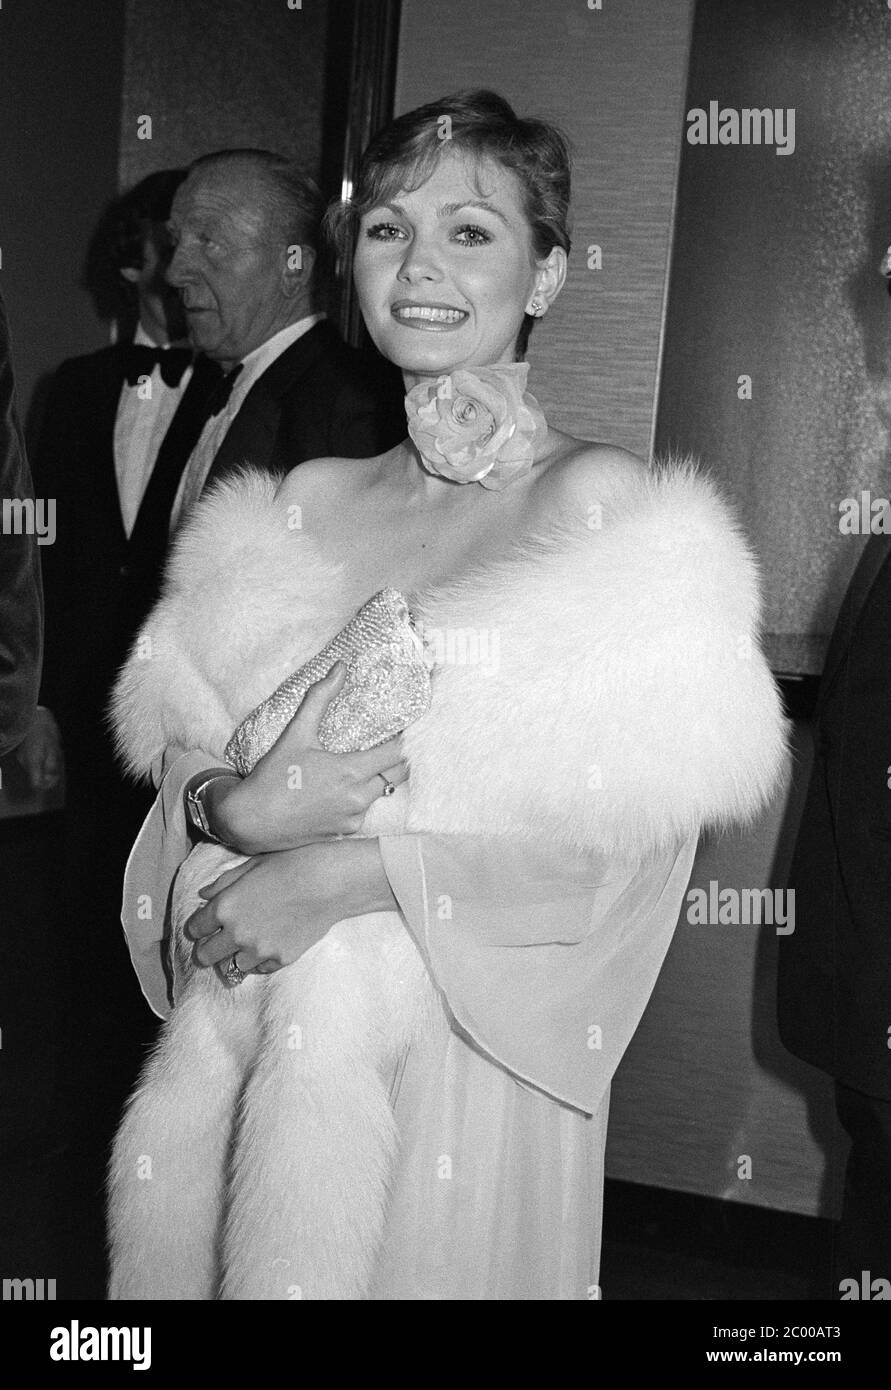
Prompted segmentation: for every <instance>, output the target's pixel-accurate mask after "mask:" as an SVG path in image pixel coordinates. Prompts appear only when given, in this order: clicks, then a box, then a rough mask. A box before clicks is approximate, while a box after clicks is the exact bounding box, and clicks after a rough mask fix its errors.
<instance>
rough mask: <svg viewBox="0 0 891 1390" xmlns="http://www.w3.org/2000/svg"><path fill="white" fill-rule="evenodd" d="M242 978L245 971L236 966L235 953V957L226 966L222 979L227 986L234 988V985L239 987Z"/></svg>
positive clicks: (236, 958) (236, 956) (236, 954)
mask: <svg viewBox="0 0 891 1390" xmlns="http://www.w3.org/2000/svg"><path fill="white" fill-rule="evenodd" d="M244 977H245V971H244V970H242V969H241V967H240V965H239V964H238V952H237V951H236V953H235V955H234V956H233V957H232V959H231V960H230V961H229V964H228V965H227V966H226V972H225V975H224V979H225V981H226V984H227V985H232V986H233V987H234V986H235V985H240V984H241V982H242V980H243V979H244Z"/></svg>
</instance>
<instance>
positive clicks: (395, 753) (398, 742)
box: [340, 734, 402, 777]
mask: <svg viewBox="0 0 891 1390" xmlns="http://www.w3.org/2000/svg"><path fill="white" fill-rule="evenodd" d="M340 756H341V757H342V758H352V759H353V762H354V764H355V767H356V771H357V772H359V773H360V774H361V775H363V776H365V777H373V776H374V774H375V773H376V772H383V771H384V769H385V768H387V767H395V766H396V764H397V763H399V762H402V735H401V734H397V735H396V737H395V738H388V739H387V741H386V743H379V744H378V746H377V747H376V748H366V750H365V752H364V753H341V755H340Z"/></svg>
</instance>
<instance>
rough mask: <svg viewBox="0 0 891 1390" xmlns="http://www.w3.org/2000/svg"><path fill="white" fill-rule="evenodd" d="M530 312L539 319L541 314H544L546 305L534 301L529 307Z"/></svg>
mask: <svg viewBox="0 0 891 1390" xmlns="http://www.w3.org/2000/svg"><path fill="white" fill-rule="evenodd" d="M529 312H530V314H532V316H533V317H534V318H538V316H539V314H543V313H544V305H543V304H542V302H541V300H540V299H533V301H532V303H531V304H530V305H529Z"/></svg>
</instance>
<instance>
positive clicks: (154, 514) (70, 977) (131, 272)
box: [18, 170, 221, 1298]
mask: <svg viewBox="0 0 891 1390" xmlns="http://www.w3.org/2000/svg"><path fill="white" fill-rule="evenodd" d="M183 177H184V173H183V171H179V170H166V171H162V172H160V173H156V174H152V175H150V176H149V177H148V178H146V179H144V180H142V181H141V182H140V183H139V184H137V185H136V187H135V188H133V189H131V190H130V191H129V192H127V193H125V194H124V195H123V196H122V197H120V198H118V199H115V200H114V202H113V203H112V204H111V206H110V207H109V209H108V210H107V212H106V213H105V215H104V216H103V219H102V221H101V223H100V226H99V229H98V232H97V235H96V237H95V238H94V243H93V247H92V249H91V253H90V266H91V273H92V275H93V276H94V277H98V278H99V280H100V282H101V281H102V278H103V277H104V278H105V281H106V282H107V281H108V280H110V281H111V283H112V284H113V285H116V286H117V303H116V306H115V307H116V311H117V314H116V316H117V317H118V320H119V324H120V323H123V324H124V325H125V331H126V329H129V331H130V333H131V334H132V336H131V338H129V339H121V340H120V341H118V342H116V343H114V344H112V345H111V346H108V347H105V348H102V349H100V350H99V351H98V352H93V353H90V354H88V355H86V356H83V357H77V358H73V359H71V360H69V361H67V362H63V363H62V365H61V366H60V367H59V368H58V369H57V371H56V372H55V373H54V375H53V378H52V380H51V383H50V386H49V391H48V394H47V397H46V404H45V409H44V415H43V421H44V423H43V427H42V429H41V431H40V433H39V436H38V439H37V444H36V448H35V451H34V456H33V464H34V474H35V481H36V484H37V487H38V490H39V492H40V494H41V496H43V497H48V498H53V499H55V516H56V539H55V543H54V544H53V545H49V546H45V547H43V554H42V560H43V567H44V585H45V591H46V638H45V661H44V672H43V681H42V684H41V694H40V705H41V708H40V709H39V711H38V714H37V718H36V720H35V722H34V725H33V726H32V729H31V731H30V732H29V734H28V736H27V737H26V738H25V740H24V741H23V742H22V744H21V745H20V747H19V750H18V758H19V761H20V762H21V763H22V765H23V766H24V768H25V770H26V773H27V775H28V778H29V780H30V783H31V786H32V787H33V788H34V789H35V790H39V789H48V788H50V787H52V786H54V785H56V784H57V783H58V782H59V781H60V779H61V778H62V777H63V775H64V782H65V808H64V814H63V827H62V837H63V862H62V863H61V864H60V865H58V866H57V865H55V864H52V865H47V872H48V873H49V874H51V875H52V877H53V882H54V887H55V896H56V902H57V911H56V921H55V929H54V934H53V938H52V939H53V952H52V969H53V970H54V972H55V973H56V975H57V979H56V986H57V989H58V994H59V1007H60V1010H61V1015H62V1016H61V1019H60V1027H59V1038H60V1052H59V1055H58V1057H57V1059H56V1065H55V1072H56V1084H57V1089H56V1092H55V1100H54V1105H55V1106H56V1109H57V1116H58V1132H59V1135H60V1143H61V1145H62V1151H61V1153H60V1157H59V1163H58V1172H57V1178H56V1184H55V1185H56V1190H57V1196H58V1200H59V1206H58V1211H57V1212H56V1214H55V1218H54V1219H55V1221H56V1222H57V1225H58V1227H59V1246H60V1249H61V1250H62V1252H63V1253H65V1254H67V1255H68V1256H69V1259H70V1263H69V1264H68V1266H67V1267H64V1266H63V1267H62V1268H60V1269H59V1279H60V1282H59V1286H58V1287H59V1297H65V1298H101V1297H102V1296H103V1292H104V1285H105V1263H104V1260H105V1252H104V1244H105V1232H104V1201H103V1187H104V1172H105V1165H106V1162H107V1152H108V1146H109V1144H110V1142H111V1139H112V1137H113V1135H114V1132H115V1129H116V1126H117V1123H118V1119H119V1115H120V1110H121V1107H122V1105H123V1102H124V1100H125V1099H126V1097H127V1095H128V1094H129V1092H130V1091H131V1090H132V1088H133V1085H134V1084H135V1081H136V1077H137V1075H138V1070H139V1066H140V1064H141V1062H142V1059H143V1057H144V1054H145V1049H146V1046H147V1045H148V1044H149V1043H150V1042H151V1040H152V1038H153V1034H154V1020H153V1019H152V1017H151V1015H150V1013H149V1012H148V1010H147V1009H146V1007H145V1004H144V1001H143V1000H142V997H141V995H140V991H139V989H138V987H137V985H136V983H135V980H134V977H133V972H132V970H131V968H130V961H129V956H128V953H127V950H126V946H125V944H124V941H123V936H122V932H121V927H120V903H121V881H122V878H123V872H124V867H125V865H126V860H127V856H128V854H129V851H130V847H131V845H132V843H133V840H134V839H135V837H136V834H137V832H138V829H139V826H140V824H141V822H142V820H143V818H144V816H145V814H146V811H147V809H148V807H149V805H150V804H151V794H150V793H149V792H148V791H147V790H146V789H144V788H139V787H135V786H133V785H132V784H130V783H129V782H127V781H126V780H125V778H124V776H123V773H122V772H121V770H120V768H119V767H118V764H117V762H116V758H115V752H114V747H113V743H112V739H111V735H110V731H109V729H108V726H107V723H106V718H105V707H106V703H107V700H108V694H109V690H110V688H111V685H112V682H113V680H114V677H115V674H116V672H117V669H118V666H119V665H120V663H121V661H122V660H123V659H124V656H125V654H126V651H127V648H128V646H129V643H130V641H131V639H132V637H133V635H134V633H135V632H136V630H137V628H138V626H139V624H140V623H141V621H142V619H143V618H144V616H145V614H146V612H147V611H148V608H149V607H150V606H151V603H152V602H153V600H154V597H155V596H156V594H157V590H158V586H159V583H160V576H161V572H162V565H163V559H164V554H165V551H166V548H167V541H168V529H169V521H170V510H171V507H172V503H173V498H174V495H175V492H176V488H177V486H178V485H179V480H180V477H181V474H182V471H183V468H184V466H185V464H186V461H187V459H188V457H189V454H190V452H191V450H192V448H193V447H194V444H195V441H196V440H197V438H198V436H199V434H200V433H201V429H202V428H203V425H204V422H205V420H206V418H207V414H208V411H209V409H210V408H211V394H212V392H213V390H215V389H216V388H217V386H218V384H219V379H220V375H221V373H220V371H219V368H217V367H216V366H215V365H214V364H213V363H211V362H208V361H206V360H205V361H202V360H201V359H196V358H195V357H194V354H193V352H192V349H191V347H190V346H189V344H188V340H187V337H186V329H185V323H184V320H183V316H182V310H181V306H180V302H179V299H178V296H177V295H175V294H174V293H173V292H172V291H171V289H170V287H169V285H167V283H166V281H165V279H164V272H165V270H166V268H167V264H168V260H169V245H168V242H167V234H166V231H165V223H166V220H167V217H168V216H169V213H170V206H171V201H172V198H173V194H174V192H175V190H176V188H177V187H178V186H179V184H180V183H181V181H182V179H183Z"/></svg>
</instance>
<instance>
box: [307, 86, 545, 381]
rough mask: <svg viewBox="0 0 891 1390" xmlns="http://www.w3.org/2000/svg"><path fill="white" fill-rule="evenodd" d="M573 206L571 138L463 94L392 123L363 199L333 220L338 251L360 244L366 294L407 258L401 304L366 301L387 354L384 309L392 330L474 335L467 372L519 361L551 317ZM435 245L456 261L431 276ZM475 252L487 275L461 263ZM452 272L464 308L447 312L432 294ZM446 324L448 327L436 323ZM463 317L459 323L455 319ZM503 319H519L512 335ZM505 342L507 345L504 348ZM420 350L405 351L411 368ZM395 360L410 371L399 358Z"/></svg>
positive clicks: (365, 177) (366, 162) (498, 101)
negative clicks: (388, 249)
mask: <svg viewBox="0 0 891 1390" xmlns="http://www.w3.org/2000/svg"><path fill="white" fill-rule="evenodd" d="M422 190H423V193H422ZM569 196H570V178H569V151H568V148H567V144H566V140H565V138H564V137H563V135H562V134H561V133H560V131H558V130H557V129H556V128H555V127H554V126H551V125H547V124H546V123H545V122H543V121H534V120H527V121H523V120H518V118H517V117H516V116H515V115H514V113H513V111H512V110H511V108H510V106H508V104H507V102H505V101H504V100H503V99H502V98H501V97H499V96H497V95H496V94H495V93H493V92H474V93H464V94H459V95H457V96H453V97H450V98H448V100H447V101H445V102H433V103H431V104H430V105H428V106H422V107H419V108H418V110H416V111H411V112H409V113H407V114H406V115H405V116H402V117H400V118H399V119H398V120H396V121H393V122H392V124H391V125H389V126H387V127H386V129H385V130H383V131H381V132H380V134H378V135H377V136H376V137H375V139H374V140H373V141H372V142H371V144H370V146H369V148H368V150H367V151H366V153H365V155H364V157H363V160H362V166H361V171H360V176H359V180H358V183H357V187H356V192H355V196H354V197H353V198H352V199H351V200H350V201H349V202H345V203H340V204H338V205H335V207H333V208H332V209H331V210H330V211H329V213H328V217H327V223H328V227H329V230H330V232H331V234H332V235H333V237H334V240H335V242H336V244H337V245H338V248H339V249H340V250H341V251H344V250H345V248H346V247H347V246H348V245H349V244H350V242H351V240H352V239H353V238H355V239H356V245H355V260H354V274H355V278H356V283H357V287H358V286H359V282H360V280H362V281H363V282H364V281H365V280H366V278H368V279H372V278H373V276H374V271H375V267H377V268H378V272H379V274H382V275H383V276H384V278H386V276H387V274H388V270H389V268H390V267H391V266H392V264H393V256H394V255H399V256H400V258H401V259H402V258H403V257H404V264H403V266H402V271H401V274H400V276H399V277H398V278H399V283H401V284H402V285H403V287H404V294H403V295H402V296H401V297H397V298H395V299H391V301H390V303H389V304H387V305H386V306H382V305H377V306H375V304H374V303H373V302H366V301H365V299H364V298H363V291H362V290H361V289H360V290H359V298H360V306H361V309H362V314H363V317H364V319H365V322H366V326H367V327H368V330H369V332H370V333H371V336H372V337H373V338H374V340H375V342H376V343H377V345H378V347H379V348H380V349H381V351H382V352H384V353H385V355H387V356H390V355H391V351H390V349H391V347H392V346H394V344H392V343H391V342H390V340H389V338H387V337H386V336H383V337H381V336H378V334H382V329H381V325H380V318H381V315H380V312H376V309H377V310H378V311H380V309H381V308H383V310H384V313H383V317H384V319H385V318H386V316H387V315H388V314H392V315H393V316H394V317H396V319H397V321H400V322H402V323H403V324H407V325H411V324H418V325H420V326H421V328H422V329H423V328H425V327H427V326H428V325H430V326H433V325H435V326H436V327H439V325H440V322H442V326H443V327H449V326H451V323H454V324H455V325H456V326H460V327H465V326H466V328H467V329H468V333H467V334H464V335H462V345H463V344H464V343H466V344H467V346H466V349H464V350H465V351H466V352H467V353H468V354H469V355H468V357H467V358H466V360H465V362H464V364H463V365H470V364H471V361H473V362H493V361H512V360H514V359H516V360H521V359H522V358H523V356H524V355H525V352H526V345H527V343H528V340H529V334H530V332H531V330H532V326H533V324H534V323H535V320H536V318H540V317H541V316H542V315H543V314H545V313H546V312H547V309H548V306H549V305H550V303H551V302H552V300H553V299H554V298H555V297H556V295H557V294H558V293H559V291H560V289H561V287H562V285H563V282H564V280H565V278H566V257H567V255H568V253H569V249H570V238H569V228H568V215H569ZM434 198H435V199H436V202H433V199H434ZM394 199H398V200H397V201H395V202H394ZM375 241H377V242H379V243H387V242H392V243H395V247H396V249H394V251H393V252H392V253H391V254H390V256H389V257H388V258H385V255H384V252H383V248H381V250H380V251H376V250H375V249H374V248H373V247H372V246H369V245H368V244H367V243H369V242H375ZM436 241H438V242H439V243H440V244H441V246H442V248H443V250H444V251H445V250H447V249H449V248H451V249H452V253H453V254H451V256H450V257H449V259H448V262H447V263H444V264H442V265H440V266H438V267H435V268H433V270H432V273H431V267H430V265H429V264H426V265H425V258H426V259H427V260H428V261H429V257H430V254H431V250H432V246H433V244H434V243H435V242H436ZM406 243H407V244H409V245H410V246H411V247H412V252H411V254H410V255H406V253H405V244H406ZM470 252H479V253H480V255H481V256H482V258H483V260H484V263H483V265H482V266H477V267H475V266H474V260H475V257H471V256H470V255H469V254H468V255H462V253H470ZM495 267H497V274H496V275H494V276H493V268H495ZM450 269H451V270H453V271H454V274H455V277H456V279H455V283H454V284H453V286H452V289H453V293H454V294H455V296H456V297H455V298H454V299H453V300H451V301H448V302H441V301H440V299H438V297H437V295H436V293H435V289H436V286H437V284H439V285H441V284H442V282H443V279H444V278H445V277H446V276H448V274H449V270H450ZM483 289H485V292H486V294H487V295H488V296H489V297H488V298H487V300H486V302H485V303H482V302H478V296H479V294H480V292H481V291H482V290H483ZM369 290H370V292H372V293H373V291H372V290H371V287H369ZM518 299H519V300H520V301H521V302H522V304H523V310H522V313H519V314H518V312H517V308H518V306H517V301H518ZM495 309H498V310H499V312H497V313H496V314H495V317H494V318H493V312H492V311H493V310H495ZM439 312H442V313H445V315H446V316H447V318H446V320H445V321H441V320H439V319H438V318H437V314H438V313H439ZM454 314H457V315H458V318H456V319H452V317H451V316H452V315H454ZM505 314H507V316H508V319H509V318H510V317H511V316H512V317H513V326H512V329H511V328H510V325H509V323H508V322H507V321H506V320H505ZM375 325H377V331H376V327H375ZM483 325H485V338H486V341H485V342H483V340H482V337H481V330H482V326H483ZM474 329H475V330H476V336H475V337H474ZM505 332H506V333H507V337H506V340H505V342H504V343H498V342H497V338H498V336H499V333H500V334H502V335H504V334H505ZM417 350H418V349H417V347H416V346H413V347H412V348H410V349H408V352H409V357H411V355H412V354H413V353H414V352H416V351H417ZM461 350H462V349H460V348H459V349H458V351H459V352H460V351H461ZM493 352H494V353H495V354H496V355H495V356H493V355H491V354H492V353H493ZM393 360H394V361H397V362H399V365H400V366H405V365H406V364H404V363H403V362H402V361H401V359H400V357H399V356H398V355H395V356H393Z"/></svg>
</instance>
